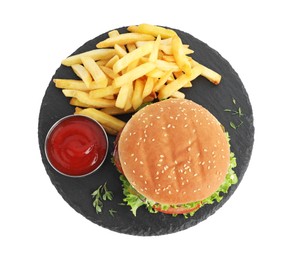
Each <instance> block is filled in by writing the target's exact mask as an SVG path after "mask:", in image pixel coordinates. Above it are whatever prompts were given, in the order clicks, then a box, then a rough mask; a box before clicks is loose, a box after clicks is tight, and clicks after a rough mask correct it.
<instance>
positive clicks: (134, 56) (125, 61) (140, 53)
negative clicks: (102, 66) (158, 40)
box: [113, 42, 154, 73]
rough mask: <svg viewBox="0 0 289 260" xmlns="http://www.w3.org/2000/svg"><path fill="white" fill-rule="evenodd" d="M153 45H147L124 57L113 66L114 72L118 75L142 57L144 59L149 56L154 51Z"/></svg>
mask: <svg viewBox="0 0 289 260" xmlns="http://www.w3.org/2000/svg"><path fill="white" fill-rule="evenodd" d="M153 46H154V45H153V43H150V42H149V43H147V44H145V45H143V46H141V47H139V48H137V49H135V50H133V51H132V52H130V53H128V54H127V55H125V56H123V57H122V58H121V59H119V60H118V61H117V62H116V63H115V64H114V65H113V72H114V73H118V72H120V71H121V70H123V69H124V68H126V67H127V66H128V65H129V64H130V63H132V62H133V61H135V60H138V59H140V58H141V57H144V56H145V55H147V54H149V53H150V52H151V51H152V49H153Z"/></svg>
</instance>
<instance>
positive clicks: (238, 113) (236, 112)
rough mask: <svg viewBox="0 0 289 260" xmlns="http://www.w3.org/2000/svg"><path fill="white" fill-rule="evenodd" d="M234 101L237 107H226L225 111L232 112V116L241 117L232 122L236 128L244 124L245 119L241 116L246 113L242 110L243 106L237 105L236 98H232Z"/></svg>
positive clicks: (232, 125)
mask: <svg viewBox="0 0 289 260" xmlns="http://www.w3.org/2000/svg"><path fill="white" fill-rule="evenodd" d="M232 102H233V104H234V106H235V109H229V108H226V109H225V110H224V111H225V112H229V113H231V115H232V116H238V118H239V119H238V120H237V119H236V120H235V122H233V121H231V122H230V126H231V127H232V128H233V129H235V130H236V129H237V128H238V127H240V126H241V125H242V124H243V121H242V120H241V119H240V118H241V117H242V116H244V114H243V112H242V109H241V107H237V101H236V99H235V98H233V99H232ZM236 121H237V123H236Z"/></svg>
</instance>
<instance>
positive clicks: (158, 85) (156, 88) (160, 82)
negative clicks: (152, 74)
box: [153, 69, 173, 92]
mask: <svg viewBox="0 0 289 260" xmlns="http://www.w3.org/2000/svg"><path fill="white" fill-rule="evenodd" d="M172 72H173V70H172V69H171V70H168V71H166V72H165V73H164V75H162V77H161V78H160V79H159V80H158V81H157V83H156V84H155V85H154V88H153V91H154V92H158V91H159V90H160V89H161V88H162V87H163V86H164V85H165V83H166V82H167V80H168V79H169V77H170V76H171V75H172Z"/></svg>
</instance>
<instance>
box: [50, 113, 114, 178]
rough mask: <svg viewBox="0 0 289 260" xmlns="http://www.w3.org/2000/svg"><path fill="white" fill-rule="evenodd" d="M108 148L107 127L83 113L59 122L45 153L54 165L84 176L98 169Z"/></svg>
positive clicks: (77, 175) (55, 126) (53, 129)
mask: <svg viewBox="0 0 289 260" xmlns="http://www.w3.org/2000/svg"><path fill="white" fill-rule="evenodd" d="M107 151H108V138H107V135H106V132H105V130H104V129H103V127H102V126H101V125H100V124H99V123H98V122H97V121H95V120H93V119H91V118H89V117H86V116H81V115H70V116H66V117H64V118H62V119H60V120H59V121H57V122H56V123H55V124H54V125H53V126H52V127H51V129H50V130H49V132H48V134H47V136H46V140H45V154H46V157H47V160H48V162H49V163H50V165H51V166H52V167H53V168H54V169H55V170H56V171H58V172H59V173H61V174H63V175H66V176H70V177H83V176H87V175H89V174H91V173H93V172H94V171H96V170H97V169H98V168H99V167H100V166H101V165H102V163H103V162H104V160H105V158H106V155H107Z"/></svg>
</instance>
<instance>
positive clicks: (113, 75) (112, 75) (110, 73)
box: [100, 66, 119, 79]
mask: <svg viewBox="0 0 289 260" xmlns="http://www.w3.org/2000/svg"><path fill="white" fill-rule="evenodd" d="M100 68H101V70H102V71H103V72H104V74H105V75H107V76H108V77H109V78H111V79H115V78H117V77H119V74H118V73H114V72H113V70H112V69H111V68H108V67H106V66H100Z"/></svg>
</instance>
